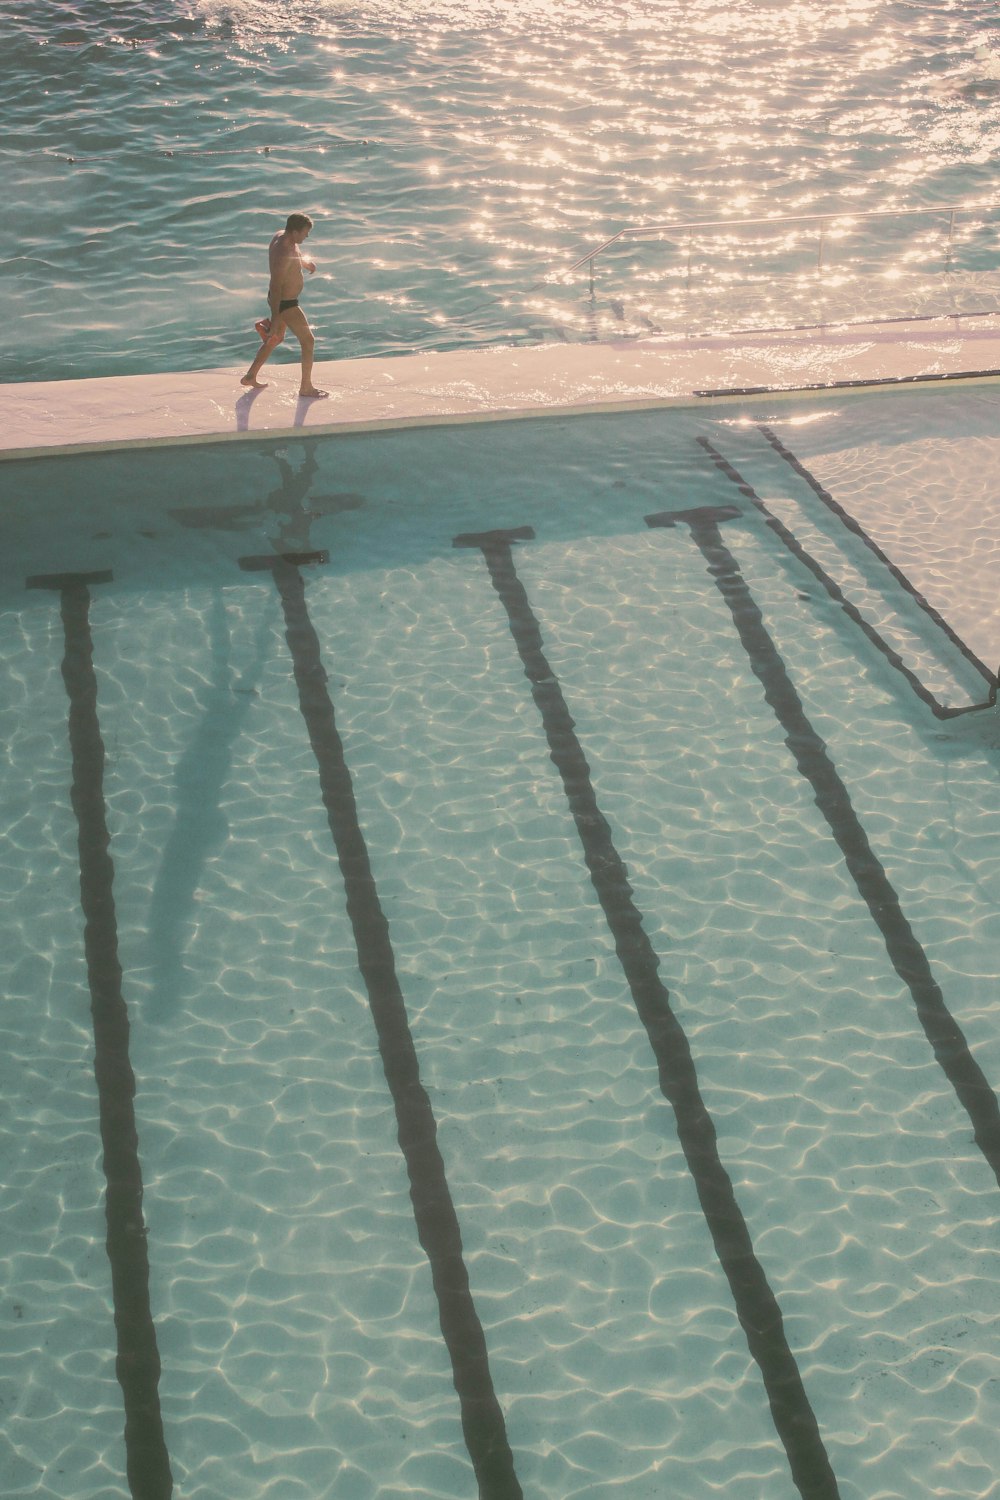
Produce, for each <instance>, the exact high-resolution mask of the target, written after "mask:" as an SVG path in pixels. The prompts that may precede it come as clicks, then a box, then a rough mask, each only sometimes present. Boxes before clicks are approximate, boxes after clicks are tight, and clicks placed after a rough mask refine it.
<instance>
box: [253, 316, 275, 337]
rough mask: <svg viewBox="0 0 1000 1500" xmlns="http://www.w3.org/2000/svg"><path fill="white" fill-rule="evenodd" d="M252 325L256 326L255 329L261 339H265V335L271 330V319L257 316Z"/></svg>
mask: <svg viewBox="0 0 1000 1500" xmlns="http://www.w3.org/2000/svg"><path fill="white" fill-rule="evenodd" d="M253 326H254V327H255V328H256V330H257V332H258V333H259V334H260V336H261V338H262V339H266V338H267V336H268V334H269V333H270V332H271V319H270V318H258V319H257V321H256V323H255V324H254V325H253Z"/></svg>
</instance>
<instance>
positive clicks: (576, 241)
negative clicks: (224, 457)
mask: <svg viewBox="0 0 1000 1500" xmlns="http://www.w3.org/2000/svg"><path fill="white" fill-rule="evenodd" d="M0 13H2V15H3V21H4V34H5V35H4V57H3V66H2V68H0V121H2V124H3V131H2V136H0V172H2V177H3V183H4V207H5V212H4V216H3V223H2V225H0V290H2V294H3V297H4V304H5V307H6V309H7V316H6V317H5V318H4V320H3V324H2V327H0V379H2V380H6V381H12V380H40V379H62V378H69V377H78V376H85V375H92V374H114V373H123V374H125V373H136V372H144V371H155V370H172V369H187V368H211V367H215V366H219V365H227V364H233V365H242V364H245V363H246V359H247V356H248V354H249V353H250V352H251V351H252V348H253V345H254V337H255V336H254V335H253V332H252V323H253V320H254V318H255V317H258V316H259V315H260V313H261V312H262V310H263V306H264V294H265V290H266V279H267V263H266V254H265V248H266V245H267V242H268V240H269V238H270V236H271V234H272V233H273V232H274V229H275V227H276V226H280V225H281V224H282V223H283V222H284V218H285V216H286V215H287V213H288V212H290V211H292V210H294V209H301V210H305V211H307V212H309V213H310V214H311V215H312V216H313V217H314V218H315V220H316V229H315V231H314V234H313V237H312V239H311V241H310V249H311V251H312V252H313V254H314V255H315V257H316V259H317V262H318V270H317V274H316V276H315V278H314V279H313V280H312V281H311V282H310V284H309V287H308V289H307V298H308V302H307V307H308V311H309V315H310V317H311V319H312V320H313V322H314V325H315V327H316V330H317V334H318V337H319V340H320V351H321V354H322V355H323V356H325V357H330V358H344V357H350V356H357V355H366V354H386V353H393V352H405V351H408V350H413V349H428V348H442V347H456V346H461V345H466V344H480V343H486V342H498V341H507V342H510V341H528V342H535V341H537V340H539V339H545V338H569V339H576V338H587V337H593V336H595V334H596V335H598V336H600V335H602V334H603V333H604V332H621V331H622V330H623V329H624V330H626V331H630V332H641V331H644V330H648V328H649V326H650V325H651V324H652V325H653V326H654V327H655V326H666V327H672V326H673V323H672V321H671V319H672V318H673V317H674V315H675V314H677V315H678V316H682V317H690V318H693V321H694V326H695V327H697V326H699V324H701V323H709V324H713V323H717V322H718V321H719V320H720V319H721V320H722V321H723V322H729V323H731V322H732V321H733V320H735V319H739V318H740V317H743V318H745V317H747V316H748V315H749V316H751V317H752V320H753V321H754V322H755V323H757V324H759V323H760V322H762V321H764V322H766V321H767V320H768V319H769V318H771V319H773V317H774V315H775V312H776V311H783V312H784V314H785V315H786V316H787V314H788V308H789V305H790V301H789V299H790V297H792V295H793V292H794V296H795V298H796V302H795V313H796V316H797V318H798V319H799V321H810V320H813V321H814V320H815V319H816V318H817V317H818V316H820V315H823V314H824V313H825V314H826V315H828V316H830V315H833V314H835V313H841V314H842V313H843V312H844V310H845V309H846V308H853V309H855V310H857V309H863V310H864V311H866V312H874V313H879V312H881V313H883V314H885V315H892V314H894V313H899V312H901V311H911V310H914V309H916V310H928V309H930V310H939V309H940V308H941V306H942V305H947V306H949V307H950V306H954V307H957V308H959V309H964V310H966V311H969V310H976V309H981V308H982V307H984V306H995V305H997V290H996V286H995V285H994V284H993V281H992V279H990V280H989V284H988V285H986V286H983V285H982V284H981V278H982V277H984V276H988V274H989V273H990V272H992V271H994V270H995V267H996V248H995V247H996V225H995V220H994V217H993V209H992V205H993V200H994V196H995V182H994V176H995V174H994V168H993V163H994V160H995V157H996V152H997V148H998V143H1000V57H998V55H997V54H995V53H994V52H993V51H992V50H991V49H992V46H993V44H995V43H996V41H997V37H998V23H997V17H996V14H995V11H994V8H993V7H992V6H990V5H987V4H983V3H982V0H845V3H844V4H840V5H829V4H825V3H820V0H801V3H786V0H766V3H761V0H658V3H651V0H634V3H631V0H629V3H620V0H616V3H610V4H601V5H597V4H593V3H541V0H496V3H491V0H467V3H448V4H444V5H442V4H436V5H433V6H431V5H424V4H421V3H419V0H394V3H393V4H391V5H390V4H381V3H373V4H368V5H354V4H347V3H335V0H316V3H305V0H185V3H183V4H178V5H174V4H171V5H169V6H168V5H165V4H162V3H156V0H136V3H130V4H127V5H125V4H114V3H111V4H108V3H105V0H78V3H63V0H59V3H55V0H38V3H37V4H33V5H31V6H30V7H28V6H15V5H10V4H5V5H3V7H2V10H0ZM977 51H979V52H980V53H981V54H982V55H981V56H980V57H978V58H977V56H976V54H977ZM954 203H972V204H978V205H980V208H979V210H978V211H977V213H975V214H973V215H972V216H971V217H968V218H967V219H966V220H965V221H963V224H962V226H961V233H960V236H959V239H958V241H957V242H956V245H955V255H954V258H953V260H952V261H950V262H949V261H947V258H946V249H947V241H946V235H945V229H946V225H945V223H944V221H943V220H941V219H933V218H932V219H929V220H919V221H916V222H914V221H910V220H902V221H899V222H898V223H897V224H896V225H895V226H894V227H893V226H891V225H889V224H884V223H880V224H879V225H878V226H877V232H876V228H875V226H868V228H867V229H866V230H865V232H864V233H863V234H862V233H860V231H858V232H857V233H856V234H855V236H854V237H849V238H848V239H847V240H844V239H843V234H842V232H841V236H840V238H839V239H838V238H837V236H834V238H833V239H831V240H830V241H829V242H828V245H827V250H826V257H827V261H828V275H827V276H826V277H825V279H824V280H823V281H822V282H821V283H820V284H818V285H817V283H816V279H815V276H814V275H813V264H814V259H815V251H816V246H815V241H814V239H813V237H812V236H811V234H806V233H805V231H804V230H801V231H799V230H796V231H795V232H792V233H790V235H789V237H788V238H787V239H786V240H785V241H783V242H781V243H780V244H779V245H778V246H777V247H774V246H773V245H772V246H768V245H764V244H757V243H755V242H754V241H751V245H750V248H749V249H748V248H747V245H746V244H745V243H744V241H743V239H742V237H741V236H736V237H735V238H734V237H733V236H730V237H729V242H728V244H727V245H726V247H725V252H726V253H725V255H724V257H723V259H722V261H721V262H719V261H718V260H717V259H716V246H715V245H714V243H713V244H712V245H706V246H701V247H696V250H695V257H694V260H695V270H696V272H697V273H698V274H697V275H696V278H695V279H696V282H698V285H699V286H700V287H701V288H702V292H703V296H702V299H701V301H700V302H697V304H696V306H695V307H694V308H693V309H691V308H689V307H688V305H687V301H688V299H687V296H686V294H685V292H684V285H685V278H684V261H683V253H682V250H679V251H677V252H676V253H674V252H671V250H670V247H669V246H665V245H658V246H652V247H647V250H646V251H644V252H642V253H641V254H640V253H639V252H638V251H637V250H636V249H635V247H634V246H632V247H630V248H629V251H628V253H627V254H625V255H624V256H623V257H618V258H617V259H611V260H609V261H608V262H606V263H605V265H604V266H603V267H602V269H601V282H600V297H599V298H598V301H597V303H596V304H593V305H592V304H591V302H590V300H589V298H588V296H587V294H586V287H585V284H584V282H583V280H581V278H580V277H578V278H577V279H576V281H575V282H574V283H573V284H572V285H570V286H562V285H560V284H551V283H545V284H543V285H541V286H538V283H540V282H542V283H544V279H545V278H546V276H548V275H549V273H550V272H551V271H552V270H553V269H556V270H558V269H559V268H560V267H565V266H567V265H570V264H572V262H573V261H575V260H576V259H577V258H578V257H579V256H580V255H582V254H584V253H585V251H586V250H587V249H589V248H592V247H594V246H595V245H597V244H599V243H601V242H602V241H604V240H606V239H607V238H608V237H609V236H610V235H612V234H615V233H616V232H617V231H618V230H619V229H621V228H622V227H624V226H626V225H635V224H643V223H645V224H649V223H658V222H659V223H662V222H664V221H667V222H677V221H680V220H684V221H686V220H691V219H694V220H703V219H710V220H716V219H731V218H740V217H745V218H748V219H753V218H761V217H767V216H780V215H802V214H816V213H844V212H846V213H851V212H854V213H858V212H863V211H873V210H876V209H912V208H926V207H934V206H936V205H950V204H954ZM911 228H912V236H911V233H910V231H911ZM897 231H898V232H897ZM903 231H906V232H905V234H904V232H903ZM750 262H752V264H750ZM713 265H714V268H715V272H716V275H715V278H714V280H709V281H708V282H705V280H704V277H703V276H702V275H701V270H699V268H702V269H704V268H706V267H711V266H713ZM947 266H950V269H951V273H952V276H953V282H952V285H951V286H950V288H949V289H948V292H947V297H946V298H945V301H944V303H942V290H941V286H940V278H939V273H940V272H941V271H942V269H944V268H946V267H947ZM776 268H777V269H780V270H781V271H782V273H783V274H786V275H787V276H789V277H791V278H792V279H793V281H794V278H795V277H800V278H801V279H802V284H801V285H800V286H797V287H786V289H785V291H784V292H783V294H782V296H781V297H780V298H779V299H778V300H777V304H774V303H772V302H769V300H768V294H767V287H768V285H769V284H770V282H771V281H772V280H773V274H774V272H775V269H776ZM925 273H926V275H932V274H933V275H934V277H935V278H936V280H935V282H934V283H933V284H932V285H931V286H928V285H925V283H924V279H923V278H924V276H925ZM845 274H847V275H848V276H849V283H848V284H846V285H845V284H844V283H843V280H842V278H843V276H844V275H845ZM900 275H904V276H905V277H906V278H908V279H909V280H912V281H914V284H913V285H912V286H909V285H908V286H907V287H900V286H899V285H898V277H899V276H900ZM886 276H888V278H889V279H888V280H886ZM859 278H860V279H859ZM894 278H897V279H895V280H894ZM970 278H971V283H970ZM748 281H753V282H754V284H755V285H756V286H757V290H756V291H755V292H754V294H753V296H752V297H750V298H748V295H747V286H746V283H747V282H748ZM706 288H707V290H706ZM532 289H534V290H532Z"/></svg>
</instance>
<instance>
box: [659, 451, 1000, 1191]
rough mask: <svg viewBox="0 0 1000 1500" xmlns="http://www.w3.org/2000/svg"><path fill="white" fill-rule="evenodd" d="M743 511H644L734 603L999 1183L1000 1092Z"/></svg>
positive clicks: (756, 662) (762, 678) (753, 661)
mask: <svg viewBox="0 0 1000 1500" xmlns="http://www.w3.org/2000/svg"><path fill="white" fill-rule="evenodd" d="M733 472H734V473H735V471H733ZM741 487H742V488H743V489H744V490H748V489H749V486H741ZM742 514H743V513H742V511H741V510H740V509H739V507H737V506H710V507H705V508H704V509H698V508H696V509H693V510H681V511H664V512H662V513H660V514H659V515H655V516H647V517H646V523H647V525H649V526H653V527H661V526H667V527H670V526H675V525H677V524H679V523H684V524H686V525H687V526H688V527H690V530H691V535H692V537H693V538H694V541H695V542H696V544H697V546H698V548H699V550H700V551H701V554H702V556H703V557H704V559H705V565H706V567H707V568H708V572H709V574H710V576H711V577H712V579H713V580H714V582H715V585H716V587H717V588H718V590H719V592H720V593H721V595H722V597H723V599H724V600H725V602H726V604H727V606H728V608H729V612H730V614H731V615H732V619H733V624H734V625H735V626H736V631H737V634H738V635H739V638H740V642H741V644H742V646H743V649H744V651H745V652H746V654H747V657H748V659H749V661H750V666H751V668H752V669H753V672H754V675H755V676H756V677H757V679H758V680H759V682H760V684H761V686H762V688H763V689H764V697H765V699H766V700H767V703H768V704H769V706H770V708H771V709H772V710H773V712H774V716H775V718H776V719H777V720H778V723H779V724H780V725H781V728H782V729H783V730H784V731H785V744H786V745H787V746H788V748H789V750H790V751H791V752H792V755H793V757H794V759H795V763H796V766H797V767H798V770H799V772H800V774H801V775H802V776H803V777H805V779H806V780H807V781H808V782H809V784H810V786H811V787H812V790H813V797H814V799H815V802H816V806H817V807H818V808H819V810H820V812H821V813H822V815H823V817H824V819H825V820H826V823H827V825H828V827H829V829H830V832H831V833H832V834H833V837H834V839H835V840H836V842H837V844H838V846H839V848H840V851H841V853H842V855H843V856H844V861H845V863H846V865H847V868H848V870H849V872H850V874H851V877H852V879H853V881H854V884H855V887H856V888H857V891H858V894H859V895H860V897H861V899H862V900H863V901H864V903H865V905H866V906H867V907H868V910H869V912H870V913H871V916H872V919H873V921H874V922H875V925H876V926H877V927H878V929H879V932H880V933H881V934H882V938H883V941H884V943H885V948H886V952H887V953H888V955H889V960H890V962H891V964H892V966H893V968H894V969H895V971H896V973H897V974H898V975H899V977H900V979H901V980H902V981H903V983H904V984H905V985H906V987H907V989H908V990H909V991H910V995H911V997H912V999H913V1003H914V1006H915V1008H916V1012H917V1017H918V1019H919V1021H920V1024H921V1026H922V1027H923V1030H924V1035H925V1036H926V1037H927V1040H928V1042H929V1043H930V1045H931V1048H932V1050H933V1052H934V1056H935V1058H936V1059H937V1061H938V1063H939V1064H940V1066H941V1068H942V1070H943V1071H944V1073H945V1075H946V1077H947V1078H948V1081H949V1082H950V1083H951V1085H952V1088H953V1089H954V1090H955V1093H956V1094H957V1096H958V1099H959V1101H960V1102H961V1104H962V1106H963V1108H964V1109H965V1111H966V1113H967V1114H968V1116H969V1119H970V1120H971V1122H972V1128H973V1133H974V1135H975V1140H976V1144H977V1146H978V1147H979V1149H980V1151H981V1152H982V1154H983V1156H984V1157H985V1158H986V1161H987V1163H988V1164H989V1167H990V1169H991V1171H992V1172H993V1175H994V1177H995V1178H996V1180H997V1184H998V1186H1000V1105H998V1103H997V1097H996V1094H995V1093H994V1091H993V1089H992V1088H991V1086H990V1084H989V1082H988V1080H987V1078H986V1075H985V1074H984V1073H983V1071H982V1069H981V1068H980V1066H979V1064H978V1063H977V1062H976V1061H975V1059H974V1058H973V1056H972V1053H971V1052H970V1050H969V1044H968V1041H967V1040H966V1038H965V1036H964V1034H963V1032H962V1029H961V1027H960V1026H959V1024H958V1022H957V1021H956V1020H955V1017H954V1016H953V1015H952V1014H951V1012H950V1010H949V1009H948V1006H947V1004H946V1002H945V998H944V995H943V993H942V991H941V988H940V986H939V985H938V983H937V980H936V979H935V978H934V975H933V973H932V972H931V966H930V963H929V961H928V959H927V955H926V953H925V952H924V950H923V948H922V947H921V945H920V942H919V941H918V939H917V937H916V935H915V934H914V932H913V929H912V928H911V926H910V924H909V922H908V921H907V919H906V916H905V915H904V912H903V909H902V906H901V905H900V900H899V896H898V894H897V892H896V890H895V888H894V887H893V885H892V882H891V881H890V879H889V877H888V875H887V874H886V872H885V869H884V867H883V865H882V863H881V861H880V860H879V858H878V856H877V855H876V853H875V851H874V850H873V849H872V847H871V844H870V843H869V841H868V835H867V834H866V833H865V830H864V828H863V826H862V824H861V821H860V819H859V818H858V815H857V813H856V812H855V810H854V805H853V803H852V802H851V797H850V793H849V792H848V790H847V787H846V786H845V785H844V782H843V781H842V780H841V777H840V774H839V772H838V771H837V768H836V766H835V765H834V763H833V760H832V759H831V757H830V755H829V753H828V751H827V748H826V745H825V744H824V742H823V740H822V739H821V738H820V736H819V735H818V734H817V732H816V730H815V729H814V728H813V726H812V724H811V723H810V721H809V719H808V718H807V716H806V712H805V709H804V708H803V706H802V701H801V699H800V698H799V695H798V693H797V692H796V689H795V686H794V684H793V683H792V680H791V677H790V676H789V673H788V669H787V668H786V666H785V663H784V661H783V660H782V657H781V655H780V653H779V651H778V649H777V647H776V646H775V644H774V641H773V640H772V638H771V636H770V634H769V632H768V630H767V628H766V626H765V625H764V620H763V616H762V615H761V612H760V610H759V609H758V607H757V605H756V603H755V602H754V598H753V595H752V594H751V592H750V589H749V587H748V586H747V583H746V580H745V579H744V578H743V575H742V572H741V571H740V567H739V564H738V563H737V561H736V559H735V557H734V556H733V554H732V553H731V552H730V550H729V548H728V547H727V546H726V544H725V542H724V541H723V540H722V533H721V531H720V529H719V523H720V521H723V520H730V519H736V518H737V517H740V516H742Z"/></svg>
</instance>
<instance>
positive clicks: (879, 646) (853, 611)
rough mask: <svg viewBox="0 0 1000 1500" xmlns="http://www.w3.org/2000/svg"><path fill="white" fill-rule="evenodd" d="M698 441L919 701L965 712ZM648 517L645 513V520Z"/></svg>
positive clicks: (943, 714)
mask: <svg viewBox="0 0 1000 1500" xmlns="http://www.w3.org/2000/svg"><path fill="white" fill-rule="evenodd" d="M698 443H699V445H700V446H701V447H702V448H704V450H705V452H706V453H707V454H708V456H709V458H711V460H712V462H713V463H714V464H715V466H716V468H717V469H720V470H721V471H722V473H723V474H725V476H726V478H727V479H729V480H731V481H732V483H733V484H734V485H736V487H737V489H738V490H739V491H740V494H741V495H743V496H745V498H746V499H747V500H749V501H750V503H751V505H753V506H754V508H755V509H756V510H757V511H759V513H760V514H761V515H762V516H763V517H764V523H765V525H766V526H767V527H768V528H769V529H770V530H771V531H773V532H774V534H775V536H776V537H778V538H779V539H780V540H781V542H782V543H783V545H784V546H785V547H786V548H787V549H788V551H789V552H790V553H791V554H792V556H793V557H796V558H797V559H798V560H799V562H800V563H802V565H803V566H804V567H806V568H808V570H809V572H810V573H811V574H812V575H813V577H814V578H815V579H816V580H817V581H818V582H819V583H820V584H822V586H823V588H824V589H825V590H826V592H827V593H828V594H829V596H830V598H831V599H833V600H834V601H835V603H837V604H839V605H840V607H841V609H842V610H843V611H844V613H845V614H846V615H847V617H848V619H849V620H852V621H853V623H854V624H855V625H857V627H858V629H859V630H861V631H862V632H863V633H864V635H865V637H866V638H867V640H868V641H869V642H870V643H871V645H872V646H874V647H875V650H876V651H877V652H878V653H879V655H880V656H883V657H885V659H886V661H887V662H888V663H889V665H890V666H891V667H893V668H894V669H895V670H896V671H897V672H898V673H899V674H900V676H901V677H903V678H904V679H905V681H906V682H907V684H908V685H909V687H910V688H911V690H912V691H913V692H914V693H915V694H916V696H917V697H918V698H919V699H920V701H921V703H924V704H926V705H927V707H928V708H929V709H930V711H931V713H932V714H933V715H934V717H935V718H937V719H949V718H953V717H954V716H956V715H957V714H960V713H964V712H967V710H965V709H953V708H945V707H944V705H943V704H941V703H939V702H938V701H937V699H936V698H935V696H934V694H933V693H932V692H930V691H929V689H928V688H926V687H925V686H924V684H923V683H922V682H921V681H920V678H919V677H918V676H917V674H916V673H915V672H913V671H911V669H910V668H909V667H908V666H907V665H906V663H905V661H904V660H903V658H902V657H901V656H900V654H899V652H898V651H897V650H896V649H895V648H894V647H893V646H890V645H889V643H888V641H886V640H885V639H884V638H883V637H882V636H881V635H880V634H879V632H878V631H877V630H876V629H875V627H874V625H872V624H870V623H869V621H868V620H866V619H865V617H864V615H863V614H862V613H861V611H860V610H859V609H858V607H857V605H855V604H852V602H851V600H850V599H848V598H847V596H846V594H845V593H844V591H843V589H842V588H841V587H840V584H839V583H837V581H836V579H834V578H831V577H830V575H829V573H828V572H827V571H826V569H825V568H824V567H823V565H822V564H821V563H818V562H817V561H816V559H815V558H814V557H813V556H812V554H811V553H810V552H807V551H806V549H805V547H803V545H802V543H801V542H800V541H799V539H798V537H797V536H796V535H795V533H794V532H793V531H790V530H789V528H788V527H787V526H786V525H785V523H784V521H780V520H779V519H778V517H777V516H776V515H774V514H773V513H772V512H771V511H769V510H768V508H767V506H766V505H765V504H764V502H763V500H762V499H761V498H760V496H759V495H758V494H757V492H756V490H755V489H754V488H753V485H751V484H747V482H746V480H745V479H744V478H743V476H742V474H740V473H739V472H738V470H736V469H734V468H733V466H732V464H731V463H730V462H729V460H728V459H727V458H724V457H723V455H722V454H721V453H720V452H719V450H718V449H717V448H716V447H714V446H713V444H712V443H710V442H709V440H708V438H705V437H700V438H699V439H698ZM648 519H649V518H648V517H647V521H648Z"/></svg>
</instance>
